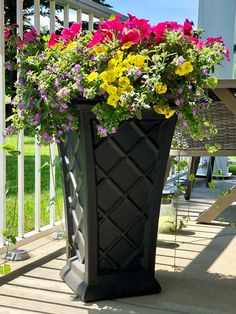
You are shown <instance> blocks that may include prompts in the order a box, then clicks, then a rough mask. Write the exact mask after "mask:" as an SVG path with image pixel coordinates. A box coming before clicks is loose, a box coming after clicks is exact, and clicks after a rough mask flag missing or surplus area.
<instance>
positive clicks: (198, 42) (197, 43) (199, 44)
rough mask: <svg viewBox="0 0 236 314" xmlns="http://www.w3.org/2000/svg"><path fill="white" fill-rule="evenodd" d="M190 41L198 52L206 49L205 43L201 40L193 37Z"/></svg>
mask: <svg viewBox="0 0 236 314" xmlns="http://www.w3.org/2000/svg"><path fill="white" fill-rule="evenodd" d="M188 40H189V42H190V43H193V44H194V45H195V46H196V48H197V49H198V50H201V49H202V48H203V47H204V41H202V40H201V39H199V38H196V37H193V36H191V37H189V39H188Z"/></svg>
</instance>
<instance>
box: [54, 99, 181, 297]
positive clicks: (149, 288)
mask: <svg viewBox="0 0 236 314" xmlns="http://www.w3.org/2000/svg"><path fill="white" fill-rule="evenodd" d="M77 108H78V109H79V111H78V114H79V117H80V132H79V133H77V132H70V133H68V135H67V138H66V141H65V142H64V143H62V144H60V145H59V149H60V154H61V156H62V172H63V182H64V199H65V210H66V213H65V218H66V230H67V236H68V242H69V244H68V245H67V264H66V266H65V267H64V268H63V269H62V271H61V277H62V278H63V280H64V281H65V282H66V283H67V284H68V285H69V286H70V287H71V288H72V289H73V290H74V292H75V293H76V295H78V296H80V297H81V299H82V300H83V301H94V300H101V299H111V298H120V297H128V296H135V295H144V294H153V293H158V292H160V290H161V287H160V285H159V283H158V281H157V280H156V279H155V276H154V266H155V255H156V237H157V227H158V226H157V225H158V217H159V208H160V200H161V194H162V188H163V181H164V176H165V169H166V164H167V159H168V154H169V149H170V144H171V140H172V136H173V132H174V128H175V124H176V116H173V117H172V118H170V119H168V120H167V119H165V118H164V117H163V116H160V115H157V114H156V113H155V112H153V111H147V112H144V114H143V119H142V120H138V119H134V120H130V121H127V122H124V123H123V124H122V125H121V126H120V128H119V130H118V132H117V133H116V134H114V135H112V136H110V137H107V138H99V137H98V135H97V131H96V120H95V117H94V115H93V114H92V113H91V111H90V109H91V106H90V105H77Z"/></svg>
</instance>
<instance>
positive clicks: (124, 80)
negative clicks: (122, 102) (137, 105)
mask: <svg viewBox="0 0 236 314" xmlns="http://www.w3.org/2000/svg"><path fill="white" fill-rule="evenodd" d="M118 82H119V85H121V86H123V87H125V86H126V85H130V79H129V78H128V77H126V76H122V77H120V78H119V80H118Z"/></svg>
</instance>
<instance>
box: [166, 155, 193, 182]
mask: <svg viewBox="0 0 236 314" xmlns="http://www.w3.org/2000/svg"><path fill="white" fill-rule="evenodd" d="M175 159H176V160H177V161H179V162H181V161H186V162H187V164H188V165H189V163H190V160H191V159H190V157H186V156H179V157H175ZM188 169H189V166H188V167H186V168H184V169H182V170H179V169H178V166H177V165H175V164H172V166H171V168H170V172H169V175H168V177H167V180H166V183H167V184H169V183H171V182H173V181H175V180H178V179H179V178H181V177H184V176H187V174H188Z"/></svg>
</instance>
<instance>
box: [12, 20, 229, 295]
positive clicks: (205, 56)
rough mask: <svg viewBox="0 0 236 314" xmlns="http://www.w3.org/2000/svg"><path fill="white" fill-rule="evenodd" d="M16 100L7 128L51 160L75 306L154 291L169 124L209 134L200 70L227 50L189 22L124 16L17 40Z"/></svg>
mask: <svg viewBox="0 0 236 314" xmlns="http://www.w3.org/2000/svg"><path fill="white" fill-rule="evenodd" d="M18 50H19V54H18V57H19V58H20V63H19V69H18V81H17V83H16V86H17V95H16V97H15V99H14V101H13V103H14V116H13V118H12V125H11V127H9V128H8V129H7V132H8V133H11V132H13V131H17V130H19V129H22V128H29V129H30V130H31V131H32V132H33V133H34V134H36V135H37V136H38V139H39V141H40V142H41V143H42V144H45V143H50V142H52V141H56V142H57V143H58V144H59V150H60V154H61V157H62V173H63V182H64V198H65V210H66V213H65V217H66V229H67V240H68V245H67V265H66V266H65V267H64V268H63V270H62V272H61V276H62V278H63V279H64V280H65V281H66V282H67V283H68V285H69V286H70V287H71V288H72V289H73V290H74V291H75V293H76V294H77V295H79V296H80V297H81V298H82V300H84V301H92V300H98V299H104V298H114V297H123V296H132V295H141V294H147V293H157V292H159V291H160V290H161V288H160V285H159V283H158V281H157V280H156V279H155V277H154V265H155V250H156V233H157V227H158V226H157V222H158V216H159V208H160V200H161V193H162V188H163V181H164V174H165V168H166V163H167V158H168V153H169V149H170V145H171V140H172V136H173V132H174V129H175V125H176V121H177V118H178V123H179V124H180V126H181V127H183V128H185V129H188V131H189V133H190V134H191V136H192V137H194V138H196V139H202V138H204V137H205V136H208V135H209V133H210V132H209V130H213V128H212V127H211V125H210V123H209V122H207V123H206V121H205V120H204V118H203V116H202V115H201V114H200V113H201V112H202V110H204V109H205V108H206V104H210V100H209V98H208V97H207V94H206V91H205V88H206V87H210V88H214V86H215V85H216V83H217V80H216V78H214V77H212V76H211V75H210V73H212V71H213V70H214V66H215V65H216V64H220V62H221V60H223V58H224V55H225V56H226V58H228V57H229V56H228V51H227V48H226V47H225V45H224V43H223V41H222V40H221V38H210V39H208V40H207V41H206V42H205V43H204V42H203V41H202V40H201V39H200V38H199V32H198V31H194V30H193V28H192V23H191V22H190V21H188V20H186V21H185V22H184V24H183V25H180V24H178V23H177V22H163V23H158V24H157V25H155V26H152V25H150V23H149V21H147V20H145V19H138V18H136V17H135V16H132V15H129V18H128V19H127V21H125V22H122V21H120V16H119V15H117V16H116V17H112V18H111V19H110V20H108V21H104V22H102V23H100V25H99V29H98V30H96V31H94V32H93V33H85V32H82V31H81V25H80V24H76V23H75V24H72V25H71V27H70V28H64V29H63V30H62V32H61V33H60V34H56V33H53V34H52V35H51V36H50V38H47V37H45V36H44V37H43V38H40V37H39V36H38V35H37V34H36V33H35V31H34V30H32V31H28V32H27V33H26V34H25V35H24V38H23V39H18Z"/></svg>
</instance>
